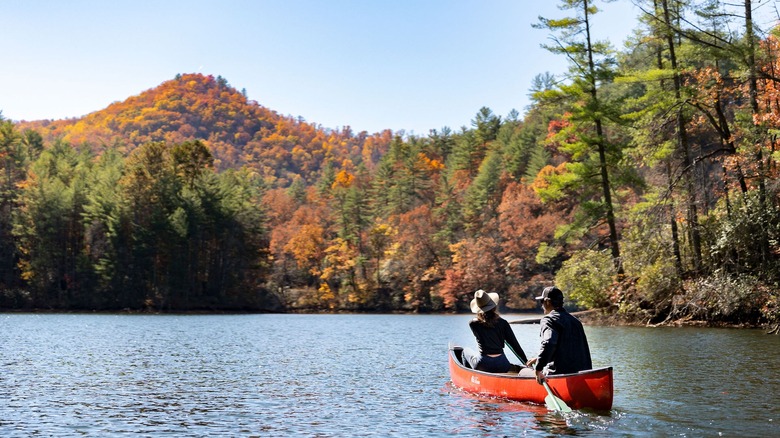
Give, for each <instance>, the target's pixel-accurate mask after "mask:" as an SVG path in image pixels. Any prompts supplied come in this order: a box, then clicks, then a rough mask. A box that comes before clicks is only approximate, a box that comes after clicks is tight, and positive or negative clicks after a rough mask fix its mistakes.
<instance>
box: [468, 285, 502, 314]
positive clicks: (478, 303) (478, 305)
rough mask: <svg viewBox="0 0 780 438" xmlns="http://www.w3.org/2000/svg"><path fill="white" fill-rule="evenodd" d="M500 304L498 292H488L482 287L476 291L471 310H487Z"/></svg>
mask: <svg viewBox="0 0 780 438" xmlns="http://www.w3.org/2000/svg"><path fill="white" fill-rule="evenodd" d="M496 306H498V294H497V293H495V292H490V293H487V292H485V291H484V290H482V289H480V290H478V291H476V292H474V299H473V300H471V311H472V312H474V313H479V312H480V311H481V312H487V311H488V310H492V309H495V308H496Z"/></svg>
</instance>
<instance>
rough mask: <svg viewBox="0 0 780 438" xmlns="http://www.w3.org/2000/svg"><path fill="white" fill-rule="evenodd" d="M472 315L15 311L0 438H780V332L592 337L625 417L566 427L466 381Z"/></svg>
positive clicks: (594, 331)
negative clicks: (458, 381) (467, 389)
mask: <svg viewBox="0 0 780 438" xmlns="http://www.w3.org/2000/svg"><path fill="white" fill-rule="evenodd" d="M470 318H471V316H470V315H446V316H445V315H436V316H433V315H208V316H172V315H74V314H67V315H60V314H32V315H31V314H0V436H3V437H14V436H19V437H27V436H84V435H87V436H121V435H141V436H144V435H145V436H163V435H167V436H177V437H178V436H246V437H250V436H263V437H264V436H271V437H281V436H317V437H330V436H382V437H384V436H403V437H407V436H450V435H463V436H550V435H577V436H682V437H698V436H702V437H704V436H706V437H712V436H750V437H763V436H766V437H770V436H774V437H777V436H780V424H778V423H780V407H779V406H780V397H778V394H780V377H779V374H780V373H779V372H780V363H779V362H778V359H780V348H779V347H780V336H771V335H765V334H764V333H763V332H762V331H760V330H723V329H694V328H682V329H670V328H664V329H658V328H656V329H652V328H626V327H593V326H587V327H586V332H587V335H588V338H589V342H590V347H591V351H592V355H593V362H594V366H613V367H614V370H615V400H614V405H613V410H612V411H611V412H610V413H609V415H597V414H593V413H582V412H575V413H574V414H573V415H567V416H562V415H561V414H557V413H552V412H548V411H547V409H546V408H545V407H544V406H536V405H531V404H527V403H518V402H511V401H506V400H501V399H494V398H493V399H491V398H485V397H477V396H473V395H470V394H467V393H463V392H461V391H459V390H458V389H457V388H454V387H453V386H452V385H451V383H450V382H449V372H448V368H447V352H448V351H447V344H448V342H449V341H454V342H456V343H460V344H461V345H466V346H472V347H473V346H475V344H474V341H473V338H472V336H471V333H470V332H469V329H468V326H467V323H468V320H469V319H470ZM505 318H506V319H507V320H510V321H511V320H513V316H512V315H505ZM514 319H516V318H514ZM512 327H513V329H514V331H515V333H516V334H517V337H518V339H519V341H520V344H521V345H522V346H523V347H524V349H525V350H526V351H527V353H528V354H529V356H535V354H536V349H537V348H538V345H539V341H538V336H539V335H538V330H539V326H538V325H513V326H512Z"/></svg>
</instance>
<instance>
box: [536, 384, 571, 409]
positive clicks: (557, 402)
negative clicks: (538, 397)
mask: <svg viewBox="0 0 780 438" xmlns="http://www.w3.org/2000/svg"><path fill="white" fill-rule="evenodd" d="M542 384H543V385H544V389H546V390H547V397H545V398H544V404H546V405H547V409H549V410H551V411H559V412H564V413H565V412H571V408H570V407H569V405H567V404H566V402H564V401H563V400H561V399H560V398H558V397H556V396H555V395H554V394H553V392H552V389H550V386H549V385H548V384H547V382H542Z"/></svg>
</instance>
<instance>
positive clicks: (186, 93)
mask: <svg viewBox="0 0 780 438" xmlns="http://www.w3.org/2000/svg"><path fill="white" fill-rule="evenodd" d="M19 127H20V129H25V128H33V129H36V130H37V131H39V132H40V133H41V134H42V135H43V137H44V140H46V141H48V142H51V141H52V140H54V139H55V138H60V137H61V138H62V139H63V140H65V141H68V142H70V143H72V144H81V143H88V144H89V145H91V146H92V147H93V149H94V150H95V152H98V153H99V152H101V151H102V148H104V147H106V146H112V145H117V146H120V147H121V148H122V149H121V150H122V151H124V152H130V151H132V150H133V149H135V148H136V147H138V146H140V145H142V144H144V143H148V142H154V141H163V142H166V143H170V144H178V143H183V142H185V141H189V140H201V141H203V143H204V144H205V145H206V146H207V147H208V148H209V150H210V151H211V153H212V155H213V156H214V166H215V168H216V169H217V170H225V169H229V168H238V167H241V166H248V167H252V168H255V169H257V170H258V171H259V173H260V174H261V175H263V176H264V178H263V179H264V181H265V182H266V183H268V184H270V185H274V186H286V185H288V184H289V183H290V182H291V181H292V180H293V179H294V175H300V176H301V177H303V179H304V181H306V182H307V183H313V182H314V181H316V179H317V177H318V176H319V174H318V172H319V170H320V168H321V166H322V165H323V164H324V163H325V162H326V161H327V160H332V162H334V163H344V162H349V163H353V162H354V163H363V164H364V165H366V167H367V168H369V169H371V168H373V167H374V166H375V165H376V163H377V162H378V161H379V159H380V158H381V156H382V155H383V154H384V153H385V152H386V151H387V150H388V147H389V144H390V141H391V140H392V136H393V135H392V131H390V130H386V131H383V132H381V133H377V134H374V135H368V134H367V133H365V132H362V133H360V134H358V135H354V134H353V132H352V130H351V129H349V128H348V127H346V128H344V129H342V130H326V129H323V128H322V127H320V126H317V125H314V124H311V123H307V122H305V121H304V120H303V119H301V118H293V117H289V116H288V117H285V116H281V115H279V114H277V113H276V112H274V111H272V110H270V109H268V108H265V107H263V106H261V105H259V104H258V103H257V102H254V101H250V100H248V99H247V98H246V96H244V95H243V94H242V93H240V92H238V91H236V89H234V88H232V87H230V86H229V85H227V81H225V80H224V79H222V78H219V77H217V78H215V77H213V76H210V75H209V76H206V75H202V74H183V75H179V76H177V78H176V79H173V80H170V81H166V82H163V83H162V84H160V85H159V86H158V87H156V88H153V89H150V90H146V91H144V92H142V93H141V94H139V95H137V96H133V97H130V98H128V99H126V100H125V101H123V102H115V103H113V104H111V105H109V106H108V107H107V108H105V109H103V110H100V111H96V112H93V113H91V114H88V115H86V116H84V117H81V118H77V119H65V120H57V121H50V120H43V121H35V122H22V123H20V126H19Z"/></svg>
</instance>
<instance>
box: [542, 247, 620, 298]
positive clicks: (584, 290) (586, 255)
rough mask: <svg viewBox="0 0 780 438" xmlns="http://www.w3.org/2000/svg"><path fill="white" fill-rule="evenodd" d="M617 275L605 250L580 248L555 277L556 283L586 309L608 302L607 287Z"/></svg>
mask: <svg viewBox="0 0 780 438" xmlns="http://www.w3.org/2000/svg"><path fill="white" fill-rule="evenodd" d="M615 275H616V272H615V265H614V264H613V263H612V257H611V256H610V255H609V254H607V253H606V252H601V251H593V250H581V251H577V252H575V253H574V254H572V256H571V258H569V260H566V261H565V262H563V266H561V269H560V270H559V271H558V273H557V274H556V276H555V283H556V284H557V285H558V287H559V288H561V290H563V291H564V292H565V293H567V295H568V297H569V300H571V301H572V302H574V303H575V304H577V305H578V306H582V307H585V308H589V309H593V308H600V307H606V306H608V305H609V304H610V302H609V294H608V289H609V286H610V285H611V284H612V282H613V280H614V277H615Z"/></svg>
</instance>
